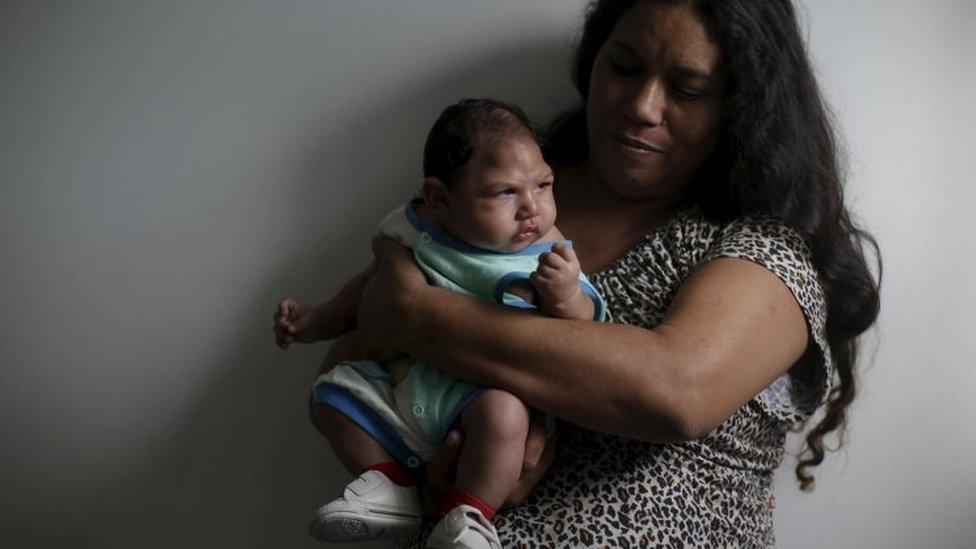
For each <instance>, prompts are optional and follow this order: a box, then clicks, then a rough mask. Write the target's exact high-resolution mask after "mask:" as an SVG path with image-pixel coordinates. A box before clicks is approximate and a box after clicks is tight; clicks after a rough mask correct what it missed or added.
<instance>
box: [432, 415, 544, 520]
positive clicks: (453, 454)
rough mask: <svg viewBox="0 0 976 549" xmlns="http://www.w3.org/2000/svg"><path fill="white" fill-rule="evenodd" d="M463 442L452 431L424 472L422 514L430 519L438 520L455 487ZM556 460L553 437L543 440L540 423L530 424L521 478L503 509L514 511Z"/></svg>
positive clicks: (457, 433) (542, 428) (458, 435)
mask: <svg viewBox="0 0 976 549" xmlns="http://www.w3.org/2000/svg"><path fill="white" fill-rule="evenodd" d="M462 442H463V439H462V437H461V433H460V432H458V431H451V432H450V433H449V434H448V435H447V438H445V439H444V444H443V445H442V446H441V450H440V452H439V453H438V454H437V455H436V456H435V457H434V459H432V460H431V462H430V463H429V464H428V465H427V469H426V470H425V472H424V489H423V490H422V494H423V499H424V507H425V512H426V513H427V515H428V516H430V517H433V518H439V516H438V515H439V513H440V512H441V507H442V505H443V503H444V499H445V498H447V495H448V493H450V491H451V489H452V488H453V487H454V474H455V471H456V470H457V460H458V456H459V455H460V454H461V444H462ZM555 456H556V437H555V436H551V437H548V438H546V435H545V427H544V426H543V425H542V423H541V422H539V421H537V420H533V421H532V423H530V424H529V434H528V436H527V437H526V439H525V454H524V457H523V458H522V475H521V476H520V477H519V481H518V484H516V485H515V488H513V489H512V492H511V493H510V494H509V495H508V498H506V499H505V503H503V504H502V507H503V508H505V507H513V506H515V505H519V504H520V503H522V501H524V500H525V497H526V496H528V495H529V492H531V491H532V488H534V487H535V485H536V483H538V482H539V479H541V478H542V475H544V474H545V473H546V471H547V470H549V466H550V465H552V461H553V458H554V457H555Z"/></svg>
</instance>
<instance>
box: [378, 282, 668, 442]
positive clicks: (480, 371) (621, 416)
mask: <svg viewBox="0 0 976 549" xmlns="http://www.w3.org/2000/svg"><path fill="white" fill-rule="evenodd" d="M421 293H422V295H418V296H417V298H416V299H413V300H411V304H410V306H409V312H407V316H408V317H409V318H410V319H411V321H410V328H409V329H407V330H406V331H404V332H402V333H401V334H400V335H399V336H398V338H397V341H396V344H397V346H399V347H402V348H403V350H404V351H406V352H407V353H408V354H411V355H413V356H417V357H419V358H422V359H423V360H426V361H428V362H430V363H432V364H437V365H438V366H440V367H442V368H444V369H445V370H447V371H449V372H451V373H452V374H454V375H456V376H458V377H460V378H462V379H466V380H470V381H472V382H475V383H479V384H482V385H486V386H491V387H498V388H501V389H504V390H507V391H509V392H512V393H513V394H515V395H518V396H519V397H521V398H522V399H523V400H525V401H526V402H527V403H529V404H530V405H531V406H533V407H535V408H538V409H540V410H542V411H544V412H548V413H551V414H553V415H555V416H557V417H560V418H562V419H564V420H566V421H569V422H572V423H576V424H578V425H581V426H583V427H586V428H589V429H593V430H595V431H600V432H605V433H612V434H617V435H621V436H626V437H629V438H637V439H645V440H673V439H681V438H686V433H685V428H684V426H683V425H682V419H681V415H680V413H679V412H678V410H679V409H680V405H681V403H680V402H679V400H680V390H679V389H680V388H681V385H682V383H683V380H682V379H681V376H680V371H679V370H678V369H676V368H669V367H667V364H666V362H667V359H666V346H665V345H664V344H663V342H661V341H660V340H659V338H658V336H657V335H656V334H655V333H654V332H653V331H650V330H646V329H642V328H637V327H633V326H626V325H620V324H601V323H597V322H592V321H580V320H565V319H554V318H549V317H545V316H542V315H539V314H537V313H531V312H524V311H516V310H513V309H510V308H506V307H502V306H499V305H494V304H491V303H486V302H483V301H477V300H474V299H471V298H467V297H464V296H459V295H457V294H454V293H452V292H449V291H446V290H442V289H440V288H434V287H430V288H425V289H423V290H422V292H421Z"/></svg>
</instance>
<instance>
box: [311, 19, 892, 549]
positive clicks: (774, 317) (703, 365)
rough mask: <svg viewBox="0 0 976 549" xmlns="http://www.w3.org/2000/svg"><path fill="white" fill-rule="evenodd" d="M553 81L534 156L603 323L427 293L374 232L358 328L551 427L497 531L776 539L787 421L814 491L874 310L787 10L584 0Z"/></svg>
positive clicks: (661, 540)
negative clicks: (564, 64) (569, 89)
mask: <svg viewBox="0 0 976 549" xmlns="http://www.w3.org/2000/svg"><path fill="white" fill-rule="evenodd" d="M573 76H574V83H575V85H576V89H577V90H578V91H579V93H580V95H581V96H582V104H581V106H580V107H579V108H578V109H576V110H573V111H571V112H569V113H566V114H565V115H563V116H562V117H560V118H559V119H557V121H556V122H555V123H554V124H553V126H552V127H551V128H550V132H549V135H548V140H547V142H546V144H545V148H544V150H545V154H546V160H547V161H548V163H549V164H550V165H552V167H553V168H554V169H555V175H556V184H555V186H554V190H555V193H556V201H557V204H558V208H559V219H558V224H559V227H560V229H562V231H563V233H564V234H566V235H568V236H569V237H570V238H572V239H573V241H574V247H575V250H576V252H577V255H578V257H579V260H580V263H581V266H582V269H583V271H584V272H586V273H587V275H588V276H589V278H590V280H591V281H592V283H593V284H594V285H595V286H596V287H597V288H598V289H599V290H600V292H601V293H602V294H603V296H604V298H605V299H606V302H607V306H608V312H609V316H610V319H611V320H612V321H613V322H609V323H597V322H587V321H575V320H564V319H554V318H550V317H546V316H542V315H535V314H528V313H524V312H520V311H515V310H512V309H511V308H505V307H502V306H498V305H494V304H491V303H488V302H485V301H480V300H475V299H473V298H468V297H465V296H462V295H459V294H457V293H452V292H449V291H446V290H444V289H441V288H437V287H435V286H431V285H428V284H427V282H426V281H425V279H424V276H423V274H422V273H421V271H420V270H418V268H417V267H416V266H415V264H414V262H413V259H412V256H411V254H410V253H409V251H407V250H405V249H402V248H400V247H398V246H396V245H393V244H391V243H387V244H384V245H381V246H380V247H381V248H382V249H381V254H380V267H379V270H378V272H377V274H376V275H375V276H374V277H373V279H372V280H371V282H370V284H369V286H368V287H367V290H366V292H365V295H364V298H363V302H362V304H361V307H360V313H359V315H360V316H359V336H360V337H359V339H360V340H362V341H366V342H383V344H384V345H386V346H389V347H391V348H395V349H396V350H399V351H403V352H406V353H408V354H409V355H412V356H416V357H419V358H421V359H423V360H425V361H427V362H430V363H433V364H437V365H439V366H441V367H442V368H444V369H445V370H447V371H449V372H450V373H452V374H454V375H456V376H457V377H460V378H462V379H466V380H470V381H472V382H475V383H478V384H480V385H483V386H488V387H497V388H500V389H503V390H506V391H509V392H511V393H513V394H515V395H517V396H518V397H520V398H521V399H522V400H524V401H525V402H526V403H527V404H528V405H529V406H531V407H533V408H535V409H538V410H540V411H542V412H545V413H548V414H552V415H553V416H556V417H558V418H560V419H561V420H563V421H564V424H563V427H562V429H561V430H560V431H559V435H558V443H557V442H556V441H555V440H554V439H552V438H550V439H548V440H546V439H544V438H543V435H542V434H541V430H536V431H534V432H533V434H532V435H531V436H530V439H529V442H528V445H527V448H528V451H527V457H526V461H527V467H526V471H525V474H524V475H523V478H522V484H521V485H520V487H519V490H518V491H517V493H515V494H513V496H512V497H511V502H512V503H518V505H516V506H513V507H511V508H509V509H506V510H503V511H501V512H500V513H499V514H498V515H497V517H496V519H495V521H494V522H495V526H496V528H497V530H498V534H499V537H500V539H501V541H502V543H503V545H504V546H522V547H541V546H549V547H560V546H577V545H598V546H605V545H618V546H625V547H658V546H680V545H687V544H690V545H693V546H708V547H717V546H735V547H743V546H750V547H753V546H771V545H774V539H773V525H772V512H771V507H772V505H771V501H772V489H771V483H772V479H773V473H774V471H775V469H776V468H777V467H778V466H779V464H780V461H781V460H782V457H783V454H784V442H785V437H786V433H787V431H788V430H789V429H790V428H792V427H794V426H796V425H797V424H798V423H800V422H803V421H805V420H806V419H808V418H810V417H811V415H812V414H814V413H815V412H816V411H817V410H818V409H819V408H820V407H825V408H826V413H825V415H824V417H823V419H822V420H821V421H820V422H819V423H818V424H817V425H816V426H814V427H813V428H812V429H811V430H810V431H809V433H808V434H807V437H806V443H807V445H806V452H805V454H804V455H803V456H801V459H800V460H799V462H798V464H797V466H796V476H797V479H798V480H799V483H800V487H801V488H809V487H812V485H813V477H812V475H811V468H812V467H814V466H816V465H817V464H819V463H820V462H821V461H822V459H823V457H824V443H823V439H824V436H825V435H826V434H828V433H830V432H831V431H834V430H836V429H838V428H841V427H843V425H844V421H845V411H846V409H847V406H848V405H849V404H850V403H851V400H852V399H853V397H854V392H855V390H854V369H855V361H856V359H857V341H858V336H859V335H860V334H861V333H862V332H864V331H865V330H866V329H867V328H868V327H869V326H870V325H871V324H872V323H873V322H874V320H875V318H876V316H877V314H878V306H879V305H878V283H877V282H876V281H875V279H874V277H873V276H872V275H871V273H870V271H869V270H868V268H867V265H866V261H865V254H864V250H863V247H862V243H864V242H867V243H870V244H873V240H872V239H871V237H870V236H869V235H867V234H866V233H864V232H862V231H861V230H859V229H858V228H857V227H856V226H855V224H854V223H853V222H852V220H851V218H850V215H849V212H848V210H847V208H846V206H845V204H844V200H843V185H842V177H841V173H840V169H839V166H838V159H837V156H838V152H837V147H836V145H835V137H834V134H833V130H832V129H831V126H830V121H829V116H828V114H827V111H826V109H825V106H824V103H823V100H822V97H821V95H820V92H819V90H818V87H817V83H816V81H815V79H814V76H813V73H812V70H811V67H810V62H809V60H808V57H807V53H806V51H805V46H804V43H803V40H802V39H801V37H800V33H799V31H798V27H797V21H796V16H795V13H794V9H793V6H792V5H791V3H790V0H762V1H756V0H711V1H709V0H701V1H697V0H691V1H674V2H669V1H659V0H638V1H622V0H601V1H598V2H595V3H594V4H593V5H592V6H591V7H590V9H589V11H588V13H587V17H586V21H585V24H584V28H583V35H582V39H581V42H580V44H579V48H578V50H577V52H576V57H575V66H574V74H573ZM340 347H341V346H337V347H336V349H335V351H334V352H333V355H334V356H332V357H331V358H330V359H329V360H328V361H327V362H330V363H334V362H335V361H336V358H337V356H335V355H337V354H338V353H340V352H341V350H340ZM372 350H373V351H374V352H379V351H380V349H375V348H374V349H372ZM312 415H313V420H314V419H315V418H316V417H317V414H316V413H315V410H314V409H313V414H312ZM543 447H544V448H545V451H542V448H543ZM540 454H541V455H540ZM435 469H436V468H435ZM435 477H436V475H435ZM438 480H439V479H437V478H433V479H432V482H433V484H434V485H435V486H434V488H435V489H436V484H437V482H438ZM440 480H443V479H440ZM414 543H416V544H418V545H421V544H422V540H421V539H419V538H418V539H416V540H414Z"/></svg>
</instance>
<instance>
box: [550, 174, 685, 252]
mask: <svg viewBox="0 0 976 549" xmlns="http://www.w3.org/2000/svg"><path fill="white" fill-rule="evenodd" d="M559 175H560V176H562V177H561V178H560V179H559V180H558V181H559V183H557V187H558V192H559V194H558V196H557V198H559V199H560V201H559V202H558V203H557V206H558V207H559V208H560V213H562V211H563V209H564V208H568V209H570V210H571V211H572V216H573V217H578V218H580V219H581V220H584V219H585V220H587V222H588V223H593V222H599V223H600V224H605V226H606V225H609V226H610V227H612V228H613V231H614V232H617V233H618V234H620V235H621V236H624V235H628V234H629V235H635V236H637V235H640V236H642V235H644V234H646V233H648V232H650V231H651V230H653V229H655V228H657V227H659V226H661V225H663V224H664V223H666V222H667V221H668V219H670V218H671V216H672V215H673V214H674V213H675V212H677V211H678V210H680V209H681V197H680V196H672V197H667V198H663V199H660V198H650V199H644V200H641V199H635V198H629V197H624V196H620V195H619V194H617V193H615V192H613V191H612V190H611V189H610V188H609V187H608V186H607V184H606V183H605V182H604V181H603V180H602V179H600V177H599V176H598V175H597V174H596V173H595V172H594V171H593V170H591V169H590V167H589V165H588V164H585V163H584V164H582V165H579V166H568V167H565V168H563V169H561V170H560V174H559ZM560 217H561V218H562V216H560ZM610 227H608V228H610Z"/></svg>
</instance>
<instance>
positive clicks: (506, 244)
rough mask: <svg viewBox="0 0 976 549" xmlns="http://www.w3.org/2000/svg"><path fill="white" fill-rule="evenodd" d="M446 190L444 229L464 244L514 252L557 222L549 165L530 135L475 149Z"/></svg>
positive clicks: (527, 244) (509, 138)
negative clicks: (460, 173)
mask: <svg viewBox="0 0 976 549" xmlns="http://www.w3.org/2000/svg"><path fill="white" fill-rule="evenodd" d="M462 174H463V175H461V176H459V177H457V178H455V181H454V184H453V185H452V187H451V189H449V190H448V191H447V204H448V208H447V212H446V215H444V216H443V218H442V219H440V222H441V223H442V224H444V225H445V228H446V229H447V230H448V231H450V232H451V233H453V234H454V236H456V237H458V238H460V239H461V240H464V241H465V242H467V243H468V244H472V245H474V246H478V247H479V248H485V249H488V250H493V251H496V252H515V251H518V250H521V249H522V248H525V247H526V246H529V245H530V244H532V243H534V242H536V241H537V240H539V239H540V238H542V237H543V236H545V235H546V234H547V233H548V232H549V230H550V229H552V226H553V224H554V223H555V222H556V202H555V200H554V199H553V196H552V182H553V174H552V168H550V167H549V165H548V164H546V162H545V160H543V159H542V151H540V150H539V146H538V145H537V144H536V142H535V140H533V139H532V138H531V137H530V136H528V135H526V134H521V133H519V134H515V135H513V136H506V137H501V138H498V139H496V140H494V141H493V142H491V143H489V144H488V145H482V146H477V147H476V152H475V154H474V156H473V157H472V158H471V160H469V161H468V165H467V166H465V169H464V170H463V171H462Z"/></svg>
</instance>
